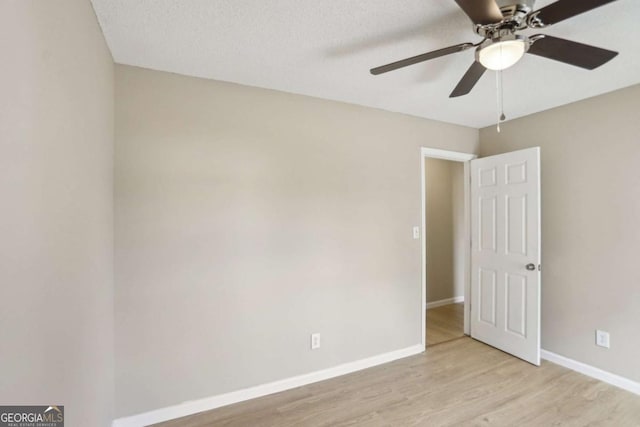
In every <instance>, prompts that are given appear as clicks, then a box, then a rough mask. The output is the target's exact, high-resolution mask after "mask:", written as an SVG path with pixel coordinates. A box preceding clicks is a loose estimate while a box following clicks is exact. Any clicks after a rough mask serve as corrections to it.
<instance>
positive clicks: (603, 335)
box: [596, 329, 609, 348]
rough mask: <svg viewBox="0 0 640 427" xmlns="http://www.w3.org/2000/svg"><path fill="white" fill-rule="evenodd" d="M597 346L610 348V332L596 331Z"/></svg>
mask: <svg viewBox="0 0 640 427" xmlns="http://www.w3.org/2000/svg"><path fill="white" fill-rule="evenodd" d="M596 345H597V346H600V347H605V348H609V332H606V331H601V330H600V329H596Z"/></svg>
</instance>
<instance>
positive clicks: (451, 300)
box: [427, 295, 464, 310]
mask: <svg viewBox="0 0 640 427" xmlns="http://www.w3.org/2000/svg"><path fill="white" fill-rule="evenodd" d="M457 302H464V295H463V296H461V297H453V298H446V299H441V300H438V301H433V302H428V303H427V310H429V309H430V308H436V307H441V306H443V305H449V304H455V303H457Z"/></svg>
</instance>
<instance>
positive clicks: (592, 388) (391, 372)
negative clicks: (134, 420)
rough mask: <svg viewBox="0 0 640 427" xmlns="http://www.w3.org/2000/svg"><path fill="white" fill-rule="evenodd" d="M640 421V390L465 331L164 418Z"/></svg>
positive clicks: (284, 425) (346, 422)
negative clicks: (292, 385) (370, 362)
mask: <svg viewBox="0 0 640 427" xmlns="http://www.w3.org/2000/svg"><path fill="white" fill-rule="evenodd" d="M177 426H183V427H214V426H216V427H217V426H224V427H236V426H260V427H276V426H277V427H298V426H304V427H325V426H364V427H396V426H403V427H404V426H407V427H408V426H429V427H436V426H505V427H506V426H509V427H512V426H518V427H520V426H522V427H529V426H530V427H541V426H569V427H571V426H576V427H578V426H580V427H582V426H594V427H595V426H603V427H604V426H612V427H640V396H637V395H634V394H631V393H629V392H627V391H624V390H621V389H618V388H616V387H613V386H610V385H608V384H605V383H603V382H600V381H597V380H594V379H593V378H589V377H586V376H584V375H581V374H578V373H576V372H573V371H570V370H568V369H566V368H563V367H561V366H558V365H555V364H553V363H550V362H546V361H545V362H543V363H542V366H540V367H536V366H533V365H531V364H529V363H527V362H523V361H521V360H519V359H516V358H514V357H511V356H509V355H507V354H505V353H503V352H501V351H499V350H496V349H494V348H492V347H489V346H487V345H484V344H482V343H479V342H477V341H475V340H473V339H471V338H468V337H465V338H461V339H457V340H454V341H449V342H446V343H443V344H439V345H436V346H433V347H429V348H427V351H426V352H425V353H423V354H420V355H417V356H412V357H408V358H405V359H401V360H398V361H395V362H391V363H388V364H385V365H381V366H377V367H374V368H371V369H367V370H364V371H359V372H356V373H353V374H349V375H345V376H342V377H338V378H334V379H330V380H327V381H322V382H319V383H315V384H310V385H309V386H305V387H300V388H297V389H294V390H290V391H286V392H282V393H277V394H274V395H270V396H265V397H263V398H259V399H254V400H251V401H248V402H243V403H239V404H235V405H230V406H227V407H224V408H219V409H215V410H212V411H208V412H203V413H201V414H196V415H192V416H189V417H185V418H181V419H178V420H173V421H169V422H166V423H161V424H157V425H156V427H177Z"/></svg>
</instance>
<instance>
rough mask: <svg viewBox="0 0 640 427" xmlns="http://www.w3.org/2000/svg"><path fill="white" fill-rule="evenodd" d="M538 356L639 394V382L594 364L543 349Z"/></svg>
mask: <svg viewBox="0 0 640 427" xmlns="http://www.w3.org/2000/svg"><path fill="white" fill-rule="evenodd" d="M540 357H542V358H543V359H545V360H548V361H549V362H553V363H555V364H556V365H560V366H564V367H565V368H569V369H571V370H573V371H576V372H580V373H581V374H584V375H586V376H589V377H592V378H595V379H597V380H600V381H603V382H605V383H608V384H611V385H614V386H616V387H620V388H621V389H624V390H627V391H630V392H631V393H635V394H638V395H640V383H638V382H635V381H633V380H630V379H629V378H625V377H621V376H620V375H616V374H612V373H611V372H607V371H603V370H602V369H600V368H596V367H595V366H591V365H587V364H586V363H582V362H578V361H577V360H573V359H569V358H568V357H565V356H561V355H559V354H556V353H553V352H551V351H548V350H544V349H542V350H540Z"/></svg>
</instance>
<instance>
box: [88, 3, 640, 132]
mask: <svg viewBox="0 0 640 427" xmlns="http://www.w3.org/2000/svg"><path fill="white" fill-rule="evenodd" d="M576 1H580V0H576ZM92 2H93V5H94V8H95V10H96V13H97V15H98V19H99V21H100V24H101V26H102V28H103V31H104V33H105V37H106V39H107V43H108V44H109V47H110V48H111V52H112V54H113V57H114V59H115V61H116V62H117V63H120V64H128V65H135V66H139V67H146V68H151V69H155V70H163V71H170V72H174V73H180V74H185V75H190V76H197V77H205V78H211V79H216V80H223V81H229V82H236V83H241V84H245V85H250V86H258V87H264V88H270V89H276V90H281V91H286V92H293V93H298V94H304V95H311V96H315V97H319V98H325V99H332V100H338V101H344V102H349V103H354V104H360V105H366V106H370V107H376V108H381V109H385V110H390V111H395V112H401V113H406V114H411V115H415V116H420V117H426V118H430V119H436V120H442V121H445V122H450V123H456V124H462V125H467V126H472V127H483V126H487V125H490V124H493V123H495V121H496V117H497V112H496V95H495V84H496V83H495V77H494V75H495V74H494V73H493V72H487V73H485V75H484V76H483V77H482V79H481V80H480V82H479V83H478V85H477V86H476V87H475V88H474V90H473V91H472V92H471V94H469V95H467V96H464V97H461V98H455V99H449V98H448V96H449V93H450V92H451V90H452V89H453V88H454V86H455V85H456V84H457V82H458V80H459V79H460V78H461V77H462V75H463V74H464V72H465V71H466V69H467V68H468V67H469V65H470V64H471V62H472V61H473V55H474V54H473V50H468V51H464V52H461V53H458V54H454V55H450V56H446V57H442V58H439V59H436V60H433V61H430V62H425V63H422V64H418V65H414V66H411V67H408V68H405V69H402V70H398V71H395V72H391V73H388V74H384V75H380V76H372V75H370V74H369V71H368V70H369V68H371V67H374V66H377V65H382V64H385V63H388V62H391V61H395V60H398V59H403V58H405V57H408V56H413V55H417V54H420V53H424V52H427V51H430V50H434V49H439V48H442V47H445V46H449V45H453V44H457V43H461V42H468V41H472V42H477V41H478V40H479V37H478V36H476V35H475V34H474V33H473V31H472V29H471V23H470V21H469V19H468V18H467V16H466V15H465V14H464V13H463V12H462V11H461V10H460V9H459V8H458V6H457V5H456V4H455V2H454V0H404V1H388V0H324V1H318V0H273V1H265V0H92ZM550 3H552V1H546V0H538V2H537V3H536V8H540V7H543V6H545V5H547V4H550ZM639 18H640V1H638V0H618V1H617V2H614V3H612V4H609V5H606V6H603V7H601V8H598V9H596V10H593V11H591V12H587V13H585V14H582V15H579V16H577V17H575V18H573V19H570V20H567V21H564V22H560V23H558V24H556V25H554V26H552V27H549V28H547V29H544V30H538V31H531V30H529V31H527V33H528V34H533V33H537V32H542V33H547V34H550V35H554V36H558V37H563V38H568V39H571V40H575V41H579V42H583V43H588V44H593V45H595V46H599V47H604V48H607V49H610V50H615V51H618V52H620V55H618V56H617V57H616V58H614V59H613V60H612V61H611V62H609V63H607V64H605V65H604V66H602V67H600V68H599V69H596V70H594V71H586V70H583V69H580V68H576V67H572V66H570V65H565V64H561V63H558V62H554V61H551V60H548V59H544V58H540V57H536V56H534V55H525V57H524V58H523V59H522V60H521V61H520V62H519V63H518V64H516V65H515V66H514V67H512V68H510V69H508V70H506V71H505V72H504V77H503V78H504V88H505V94H504V102H505V113H506V115H507V118H508V119H509V118H516V117H520V116H524V115H527V114H531V113H535V112H537V111H542V110H546V109H549V108H552V107H556V106H559V105H563V104H567V103H570V102H574V101H577V100H580V99H584V98H588V97H591V96H595V95H598V94H601V93H605V92H609V91H612V90H615V89H619V88H622V87H626V86H630V85H632V84H636V83H640V25H639V24H638V20H639Z"/></svg>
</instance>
